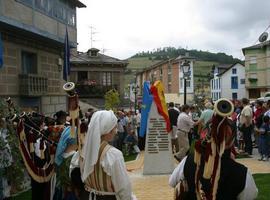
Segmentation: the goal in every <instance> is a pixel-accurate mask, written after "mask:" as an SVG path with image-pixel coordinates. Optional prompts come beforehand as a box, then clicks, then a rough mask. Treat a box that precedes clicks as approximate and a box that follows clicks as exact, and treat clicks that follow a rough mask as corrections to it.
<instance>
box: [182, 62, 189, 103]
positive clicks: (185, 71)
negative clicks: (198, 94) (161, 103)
mask: <svg viewBox="0 0 270 200" xmlns="http://www.w3.org/2000/svg"><path fill="white" fill-rule="evenodd" d="M181 69H182V72H183V78H184V104H186V103H187V79H188V78H189V77H190V61H188V60H185V61H184V62H183V63H182V65H181Z"/></svg>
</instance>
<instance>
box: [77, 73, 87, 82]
mask: <svg viewBox="0 0 270 200" xmlns="http://www.w3.org/2000/svg"><path fill="white" fill-rule="evenodd" d="M87 75H88V73H87V72H84V71H80V72H78V79H77V80H78V81H84V80H87V79H88V76H87Z"/></svg>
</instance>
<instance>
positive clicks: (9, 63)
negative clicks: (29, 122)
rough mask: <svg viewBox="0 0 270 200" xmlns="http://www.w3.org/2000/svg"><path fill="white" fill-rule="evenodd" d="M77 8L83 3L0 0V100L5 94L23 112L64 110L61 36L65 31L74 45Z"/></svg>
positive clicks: (62, 45) (74, 0) (62, 38)
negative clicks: (0, 50) (0, 57)
mask: <svg viewBox="0 0 270 200" xmlns="http://www.w3.org/2000/svg"><path fill="white" fill-rule="evenodd" d="M77 7H78V8H82V7H85V5H84V4H82V3H81V2H80V1H78V0H42V1H41V0H16V1H15V0H0V33H1V36H2V42H3V61H4V65H3V67H2V68H1V69H0V97H1V98H6V97H8V96H10V97H11V98H12V99H13V101H14V102H15V103H16V104H17V105H18V106H20V108H21V109H22V110H26V111H29V110H36V111H39V112H42V113H44V114H53V113H54V112H56V111H58V110H66V106H67V104H66V102H67V98H66V93H65V92H64V91H63V89H62V86H63V84H64V81H63V75H62V74H63V73H62V71H63V51H64V38H65V33H66V29H67V31H68V34H69V40H70V45H71V47H73V48H76V46H77V29H76V8H77Z"/></svg>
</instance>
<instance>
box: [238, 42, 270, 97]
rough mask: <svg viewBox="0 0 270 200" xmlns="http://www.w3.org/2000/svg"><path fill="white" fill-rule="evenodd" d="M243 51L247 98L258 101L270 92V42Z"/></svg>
mask: <svg viewBox="0 0 270 200" xmlns="http://www.w3.org/2000/svg"><path fill="white" fill-rule="evenodd" d="M242 51H243V54H244V56H245V72H246V89H247V94H248V96H247V97H248V98H250V99H257V98H259V97H261V96H264V94H265V93H266V92H269V91H270V40H268V41H265V42H262V43H260V44H256V45H253V46H250V47H246V48H243V49H242Z"/></svg>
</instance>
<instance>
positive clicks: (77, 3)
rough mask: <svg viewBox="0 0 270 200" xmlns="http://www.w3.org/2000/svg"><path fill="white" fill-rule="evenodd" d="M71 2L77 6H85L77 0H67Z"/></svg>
mask: <svg viewBox="0 0 270 200" xmlns="http://www.w3.org/2000/svg"><path fill="white" fill-rule="evenodd" d="M69 1H70V2H71V3H73V4H74V5H75V6H76V7H78V8H86V5H84V4H83V3H82V2H80V1H79V0H69Z"/></svg>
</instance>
